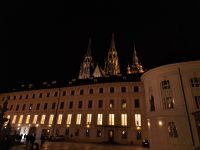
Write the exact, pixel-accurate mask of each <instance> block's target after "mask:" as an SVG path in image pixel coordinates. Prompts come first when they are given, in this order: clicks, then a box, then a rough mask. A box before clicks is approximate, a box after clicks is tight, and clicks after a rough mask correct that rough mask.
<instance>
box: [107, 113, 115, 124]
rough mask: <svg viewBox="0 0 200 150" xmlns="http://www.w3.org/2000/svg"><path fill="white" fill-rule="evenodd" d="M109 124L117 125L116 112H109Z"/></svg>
mask: <svg viewBox="0 0 200 150" xmlns="http://www.w3.org/2000/svg"><path fill="white" fill-rule="evenodd" d="M108 125H110V126H114V125H115V114H109V121H108Z"/></svg>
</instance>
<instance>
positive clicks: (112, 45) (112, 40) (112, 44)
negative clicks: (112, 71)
mask: <svg viewBox="0 0 200 150" xmlns="http://www.w3.org/2000/svg"><path fill="white" fill-rule="evenodd" d="M110 49H115V37H114V33H112V39H111V44H110Z"/></svg>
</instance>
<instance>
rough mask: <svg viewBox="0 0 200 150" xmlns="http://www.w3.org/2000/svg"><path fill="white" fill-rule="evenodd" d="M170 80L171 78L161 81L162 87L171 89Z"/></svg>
mask: <svg viewBox="0 0 200 150" xmlns="http://www.w3.org/2000/svg"><path fill="white" fill-rule="evenodd" d="M170 88H171V87H170V82H169V80H164V81H162V82H161V89H163V90H166V89H170Z"/></svg>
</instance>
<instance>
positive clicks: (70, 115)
mask: <svg viewBox="0 0 200 150" xmlns="http://www.w3.org/2000/svg"><path fill="white" fill-rule="evenodd" d="M71 121H72V114H68V115H67V124H68V125H70V124H71Z"/></svg>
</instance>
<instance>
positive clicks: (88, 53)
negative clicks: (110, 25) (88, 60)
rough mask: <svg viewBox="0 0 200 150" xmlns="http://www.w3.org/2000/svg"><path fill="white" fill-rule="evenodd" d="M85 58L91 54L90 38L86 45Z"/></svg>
mask: <svg viewBox="0 0 200 150" xmlns="http://www.w3.org/2000/svg"><path fill="white" fill-rule="evenodd" d="M86 54H87V56H91V55H92V52H91V38H90V39H89V43H88V48H87V53H86Z"/></svg>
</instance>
